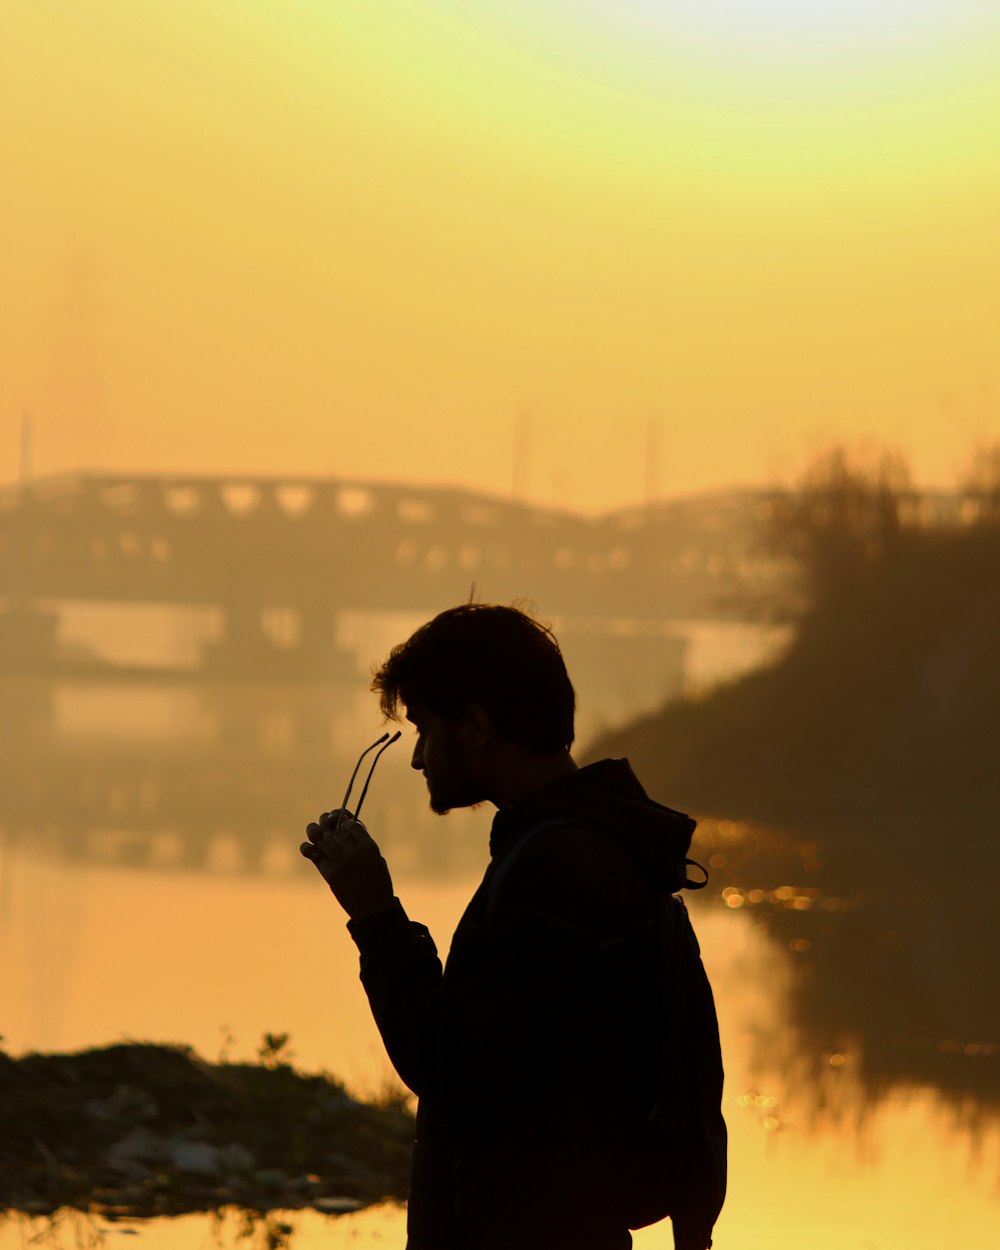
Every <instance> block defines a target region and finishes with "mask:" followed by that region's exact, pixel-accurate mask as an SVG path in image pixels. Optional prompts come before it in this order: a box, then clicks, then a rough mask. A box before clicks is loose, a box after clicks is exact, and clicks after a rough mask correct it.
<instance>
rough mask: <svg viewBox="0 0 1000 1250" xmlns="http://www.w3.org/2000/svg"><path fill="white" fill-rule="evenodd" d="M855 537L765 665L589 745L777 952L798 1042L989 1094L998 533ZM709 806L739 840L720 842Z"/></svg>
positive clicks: (996, 1048)
mask: <svg viewBox="0 0 1000 1250" xmlns="http://www.w3.org/2000/svg"><path fill="white" fill-rule="evenodd" d="M863 547H864V549H865V554H864V555H863V558H858V559H850V560H847V561H846V562H841V563H840V564H839V566H838V567H837V568H836V572H835V575H830V576H827V575H826V574H829V573H830V570H831V568H832V567H833V566H832V565H831V566H829V567H828V568H827V570H826V574H824V575H823V576H822V577H821V578H819V579H818V580H817V579H816V577H815V569H813V570H812V573H813V575H814V576H813V585H814V586H816V585H819V584H821V585H822V592H821V593H814V595H813V597H812V599H811V602H810V603H809V606H808V607H807V608H806V610H805V611H803V613H802V615H801V619H800V621H799V625H798V630H797V634H796V637H795V641H794V642H793V644H792V646H791V647H790V649H789V650H788V651H787V653H786V654H785V655H784V656H783V657H782V658H781V659H780V660H778V661H777V662H776V663H775V664H773V665H772V666H771V667H769V668H766V669H763V670H758V671H756V672H753V673H751V674H749V675H747V676H745V677H743V678H742V679H740V680H738V681H735V682H733V683H732V684H730V685H727V686H725V687H722V688H719V689H716V690H715V691H713V692H712V693H710V694H709V695H708V696H707V697H705V698H703V699H700V700H686V701H681V702H677V703H673V704H671V705H669V706H667V707H665V708H664V709H663V710H662V711H660V712H659V713H657V714H655V715H653V716H650V717H648V718H645V719H644V720H642V721H640V722H638V723H634V724H632V725H630V726H628V727H627V728H625V729H623V730H621V731H619V732H615V733H611V734H608V735H606V736H604V737H603V738H602V739H601V740H600V741H598V742H595V743H593V744H592V745H591V747H590V749H589V750H588V753H587V754H588V757H589V758H596V757H599V756H602V755H624V756H628V757H629V759H630V760H631V761H632V764H633V767H634V768H635V770H636V772H637V774H638V775H639V777H640V778H641V779H642V780H643V782H644V783H645V784H646V786H647V788H648V789H649V791H650V793H651V794H652V795H653V796H654V797H655V798H658V799H660V800H661V801H663V802H665V803H668V804H670V805H671V806H674V807H680V808H683V809H684V810H686V811H690V812H691V813H692V814H694V815H695V816H697V817H699V819H701V821H702V827H701V830H700V831H699V833H698V834H697V835H696V843H695V853H696V854H697V856H698V858H699V859H702V860H705V861H706V862H707V861H708V860H709V858H710V857H711V859H712V865H713V872H712V882H711V887H710V893H711V894H713V895H715V897H716V898H718V897H719V893H720V891H722V890H724V889H725V890H726V892H727V895H729V897H728V902H729V905H730V906H732V905H734V904H735V905H737V906H743V905H747V906H750V905H753V907H754V913H755V915H756V916H758V917H759V919H760V920H761V921H762V922H763V923H764V924H765V925H766V926H767V927H768V929H769V930H770V931H771V932H772V933H773V935H774V936H775V937H776V939H777V940H778V941H779V942H780V943H781V945H782V946H783V947H784V948H785V949H786V950H790V951H792V952H795V954H794V955H793V958H794V959H795V960H796V962H797V964H798V966H799V968H800V972H801V975H800V977H799V979H798V981H797V983H796V990H795V992H794V995H793V998H794V1001H793V1002H792V1004H791V1008H792V1012H793V1017H794V1018H795V1019H796V1022H797V1024H798V1026H799V1028H800V1030H801V1032H802V1034H803V1036H804V1038H805V1042H806V1050H807V1051H810V1052H812V1053H815V1054H816V1055H821V1054H822V1053H824V1052H829V1051H833V1050H837V1049H838V1048H844V1047H848V1048H850V1047H853V1050H854V1053H858V1054H862V1055H863V1059H862V1062H861V1073H862V1076H863V1079H864V1081H865V1082H866V1083H867V1084H868V1085H869V1087H870V1088H872V1089H873V1090H874V1089H877V1088H879V1087H881V1086H882V1085H884V1083H885V1082H887V1081H888V1082H893V1081H899V1080H904V1081H920V1082H923V1081H931V1082H933V1083H934V1084H936V1085H937V1086H938V1087H939V1088H941V1089H944V1090H947V1091H950V1092H951V1093H953V1094H955V1095H956V1096H958V1097H961V1096H963V1094H964V1093H966V1092H974V1093H976V1094H978V1095H979V1096H980V1097H981V1098H984V1099H986V1100H987V1101H989V1102H995V1101H996V1099H997V1098H998V1097H1000V1072H998V1070H997V1069H998V1067H1000V1005H998V1002H997V999H996V996H995V995H994V994H993V993H992V988H993V986H994V985H995V979H996V971H995V950H996V943H997V923H996V918H995V917H996V891H997V883H998V881H1000V743H998V737H1000V735H998V730H997V720H998V714H1000V576H998V575H1000V526H997V525H995V524H993V523H986V522H984V523H982V524H977V525H974V526H969V527H966V528H957V527H956V528H951V529H929V528H924V527H919V526H912V527H895V526H894V527H892V535H891V541H888V542H882V543H876V544H874V545H869V544H863ZM859 550H860V548H859ZM713 817H714V818H725V820H727V821H729V822H737V824H736V827H737V828H740V829H745V830H746V832H745V833H744V834H743V835H742V837H741V838H737V839H735V840H734V839H733V838H732V837H730V838H729V839H728V841H727V840H725V839H723V840H720V837H719V833H718V826H717V824H716V821H715V820H713V819H712V818H713ZM742 822H745V823H742ZM723 828H732V825H729V826H726V825H723ZM734 895H735V896H734ZM800 909H801V910H800ZM859 1039H863V1042H862V1041H860V1040H859Z"/></svg>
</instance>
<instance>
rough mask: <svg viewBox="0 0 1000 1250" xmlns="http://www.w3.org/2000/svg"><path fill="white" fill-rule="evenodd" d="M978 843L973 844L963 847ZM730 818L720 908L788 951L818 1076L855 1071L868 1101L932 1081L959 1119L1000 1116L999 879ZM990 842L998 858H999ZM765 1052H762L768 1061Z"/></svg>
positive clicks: (719, 876) (722, 850)
mask: <svg viewBox="0 0 1000 1250" xmlns="http://www.w3.org/2000/svg"><path fill="white" fill-rule="evenodd" d="M972 840H973V839H963V842H965V843H966V844H967V843H968V842H969V841H972ZM829 841H830V840H829V839H827V840H825V842H824V844H823V848H822V850H820V848H819V846H818V844H817V842H816V841H815V840H810V839H804V838H802V837H800V836H791V835H784V836H779V835H777V834H775V833H773V832H771V833H767V832H764V831H760V830H749V829H747V828H745V827H743V826H738V825H733V824H731V823H729V822H722V827H721V833H720V832H719V830H718V829H717V830H716V831H715V842H716V844H717V849H716V850H715V852H714V854H713V856H712V862H713V864H714V866H715V877H716V881H726V882H727V884H726V885H725V886H723V887H722V889H721V892H720V901H722V902H723V903H725V905H726V906H727V908H728V909H731V910H735V911H740V912H742V913H744V914H747V915H750V916H752V917H753V920H754V922H755V923H757V924H759V925H760V926H761V927H762V928H763V930H764V931H766V932H767V933H768V934H769V935H770V936H771V937H772V938H773V939H774V941H775V942H776V943H777V945H778V946H779V948H780V949H782V950H785V951H787V952H788V953H789V960H788V984H787V1001H788V1004H789V1007H790V1010H791V1013H792V1018H793V1020H794V1023H795V1026H796V1030H797V1038H798V1040H797V1043H796V1045H797V1047H798V1049H799V1051H800V1052H801V1053H803V1054H805V1055H808V1056H810V1060H811V1062H812V1065H813V1071H812V1073H811V1079H812V1080H813V1081H814V1082H815V1083H817V1086H818V1088H819V1089H820V1090H823V1089H824V1088H825V1084H826V1081H827V1078H828V1077H829V1075H830V1070H831V1069H832V1070H834V1071H836V1070H837V1069H840V1068H843V1067H844V1066H845V1065H846V1064H848V1063H850V1064H851V1065H853V1066H854V1068H855V1069H856V1072H857V1079H858V1082H859V1086H860V1089H861V1091H862V1092H863V1094H864V1096H865V1097H866V1098H867V1099H869V1100H875V1099H878V1098H880V1097H882V1096H883V1095H884V1094H885V1092H886V1091H887V1090H888V1089H889V1088H891V1087H892V1086H894V1085H897V1084H910V1085H913V1084H918V1085H923V1084H927V1085H931V1086H933V1087H934V1088H935V1089H937V1090H938V1091H940V1092H941V1093H942V1094H943V1095H944V1096H945V1097H946V1098H947V1099H948V1100H949V1101H950V1102H951V1103H952V1105H953V1107H954V1108H955V1111H956V1113H958V1114H960V1115H961V1116H962V1118H963V1119H970V1118H975V1116H976V1115H977V1113H978V1112H979V1111H980V1110H983V1111H985V1112H986V1113H987V1114H989V1115H994V1114H996V1112H997V1110H998V1108H1000V998H998V997H997V994H996V959H995V927H996V926H995V920H994V914H995V903H994V896H995V889H996V887H995V877H994V876H993V874H992V872H990V871H984V869H986V867H987V865H988V864H989V862H990V857H989V855H988V856H981V857H978V858H977V860H976V864H977V865H978V869H977V867H975V866H974V865H973V864H972V863H967V862H965V861H952V860H950V859H949V857H948V855H947V854H946V853H945V850H944V848H943V847H942V848H941V850H940V853H939V854H937V855H932V856H929V857H927V859H926V860H922V859H921V857H920V856H919V855H918V854H917V853H916V851H913V852H912V853H910V854H908V855H906V856H898V855H896V854H894V853H893V852H892V850H891V849H890V848H888V847H887V846H885V845H882V846H871V845H863V844H860V843H855V842H852V841H851V840H849V839H840V840H839V841H838V843H837V845H835V846H830V845H829ZM995 853H996V852H995V850H993V849H992V848H991V852H990V855H992V856H995ZM765 1061H766V1057H762V1062H765Z"/></svg>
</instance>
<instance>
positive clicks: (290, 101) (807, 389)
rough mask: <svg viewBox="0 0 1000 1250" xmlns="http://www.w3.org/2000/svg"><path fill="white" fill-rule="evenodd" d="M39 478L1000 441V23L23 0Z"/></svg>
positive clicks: (22, 249)
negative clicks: (81, 472) (80, 472)
mask: <svg viewBox="0 0 1000 1250" xmlns="http://www.w3.org/2000/svg"><path fill="white" fill-rule="evenodd" d="M0 23H2V29H0V107H2V124H0V169H2V170H3V191H2V195H0V433H2V438H0V480H11V479H13V478H14V477H16V475H17V472H18V464H19V434H20V426H21V413H22V411H24V410H27V411H29V412H30V413H31V414H32V421H33V434H34V437H33V447H32V468H33V471H34V472H36V473H39V474H43V473H51V472H62V471H66V470H72V469H76V468H84V467H93V468H109V469H122V470H132V469H141V470H148V469H159V470H164V471H175V472H185V471H197V472H216V471H229V470H232V471H237V472H247V473H249V472H268V473H270V472H281V473H285V472H287V473H324V474H325V473H337V474H344V475H347V476H356V477H362V478H363V477H388V478H397V479H398V478H407V479H411V478H415V479H424V480H432V481H437V482H454V483H464V484H469V485H473V486H477V487H483V488H488V489H493V490H496V491H499V492H501V493H508V492H509V491H510V490H511V489H512V485H513V483H514V478H515V470H514V463H515V454H514V447H515V441H516V431H517V430H520V431H521V448H522V453H521V456H522V458H521V460H520V468H519V470H518V471H517V474H516V476H517V484H518V486H519V488H520V489H522V490H525V491H526V493H527V494H528V495H529V496H530V497H533V498H537V499H544V500H547V501H550V502H556V503H561V504H565V505H568V506H573V507H580V508H598V507H600V508H603V507H608V506H613V505H617V504H622V503H628V502H633V501H637V500H639V499H641V498H642V497H643V494H644V491H645V489H646V483H647V456H646V450H647V445H648V443H649V441H650V440H649V439H648V431H649V429H650V428H653V429H654V430H656V431H658V436H657V437H655V438H654V439H653V440H652V441H653V443H654V444H657V443H658V445H659V452H658V454H657V455H655V456H654V457H653V459H652V461H651V462H649V463H650V464H651V467H652V470H653V474H652V475H653V478H654V479H655V480H656V481H657V483H658V487H659V489H660V490H661V491H662V492H663V493H665V494H673V493H677V492H683V491H688V490H696V489H703V488H708V487H713V486H722V485H727V484H732V483H737V482H750V481H762V480H768V479H771V478H773V477H774V476H788V475H789V474H792V473H794V472H796V471H797V470H798V469H800V468H801V467H802V465H803V464H804V463H805V462H806V460H807V459H808V458H809V457H811V456H812V455H814V454H815V453H816V452H818V451H820V450H822V449H823V448H824V447H826V446H827V445H828V444H829V443H831V442H832V441H834V440H838V439H843V440H847V441H849V442H851V443H857V442H858V441H859V440H867V441H869V442H874V443H879V444H891V445H894V446H898V447H901V448H903V449H904V450H906V451H908V452H909V454H910V456H911V460H912V462H913V465H914V467H915V470H916V472H917V475H918V477H920V478H921V479H923V480H925V481H941V480H947V479H949V478H950V477H951V476H952V475H953V473H954V472H955V471H956V470H958V469H960V468H961V467H962V466H963V464H964V463H965V461H966V459H967V457H968V455H969V453H970V451H971V449H972V446H973V444H974V443H975V441H976V440H982V441H988V440H991V439H993V438H995V437H1000V422H998V421H997V416H996V405H997V402H998V400H1000V376H998V374H997V369H996V363H995V361H996V344H997V341H998V338H997V332H998V296H1000V231H998V221H1000V159H998V158H1000V150H998V149H1000V74H998V72H997V65H998V64H1000V4H997V3H996V2H995V0H990V2H983V3H976V2H970V0H824V2H820V0H795V2H794V3H793V2H792V0H410V2H407V0H139V2H137V0H59V2H55V0H5V3H4V5H3V16H2V18H0Z"/></svg>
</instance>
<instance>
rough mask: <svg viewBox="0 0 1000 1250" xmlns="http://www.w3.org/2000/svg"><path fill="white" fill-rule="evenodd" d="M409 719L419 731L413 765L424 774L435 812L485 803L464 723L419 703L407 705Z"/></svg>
mask: <svg viewBox="0 0 1000 1250" xmlns="http://www.w3.org/2000/svg"><path fill="white" fill-rule="evenodd" d="M406 719H407V720H408V721H410V723H411V724H412V725H413V726H414V728H415V729H416V731H417V741H416V744H415V745H414V748H413V757H412V759H411V760H410V765H411V767H412V768H415V769H417V771H418V772H422V773H423V775H424V778H425V780H426V782H427V790H428V796H429V800H430V806H431V811H433V812H436V813H437V814H438V815H439V816H443V815H445V814H446V813H447V812H450V811H451V810H452V808H454V807H471V806H472V805H473V804H475V803H481V802H482V801H483V799H484V798H485V795H483V794H481V793H480V787H479V785H478V784H477V782H476V778H475V774H474V771H473V769H472V767H471V765H470V760H469V751H468V748H467V745H466V742H465V739H464V736H463V734H462V728H461V722H460V721H459V720H456V719H455V718H451V717H446V716H443V715H442V714H441V713H440V712H432V711H431V710H430V709H429V708H426V707H424V706H423V705H422V704H419V703H414V704H412V705H407V709H406Z"/></svg>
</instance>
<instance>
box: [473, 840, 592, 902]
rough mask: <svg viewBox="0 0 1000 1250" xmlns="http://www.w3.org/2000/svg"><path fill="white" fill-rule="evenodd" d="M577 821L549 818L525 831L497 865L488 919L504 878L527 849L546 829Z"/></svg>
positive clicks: (487, 893)
mask: <svg viewBox="0 0 1000 1250" xmlns="http://www.w3.org/2000/svg"><path fill="white" fill-rule="evenodd" d="M576 823H577V821H576V820H575V819H574V818H573V817H571V816H548V817H546V819H545V820H539V821H538V822H537V823H536V824H534V825H531V826H530V827H529V828H527V829H525V831H524V833H522V834H521V836H520V837H519V838H518V840H517V841H516V842H515V843H514V845H513V846H512V847H511V848H510V850H509V851H508V852H507V854H506V855H505V856H504V857H503V859H502V860H501V861H500V863H499V864H498V865H497V867H496V870H495V872H494V873H493V876H492V877H491V878H490V884H489V888H488V889H487V891H486V915H487V918H489V917H490V916H492V914H493V911H494V909H495V907H496V901H497V896H498V895H499V893H500V887H501V885H503V882H504V878H505V877H506V876H507V874H508V872H510V870H511V868H513V866H514V864H515V862H516V861H517V859H518V857H519V856H520V855H521V852H522V851H523V850H524V849H525V847H526V846H527V845H528V844H529V843H530V842H532V841H534V839H535V838H536V837H537V836H538V834H540V833H541V832H542V831H543V830H545V829H554V828H555V827H556V826H557V825H574V824H576Z"/></svg>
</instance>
